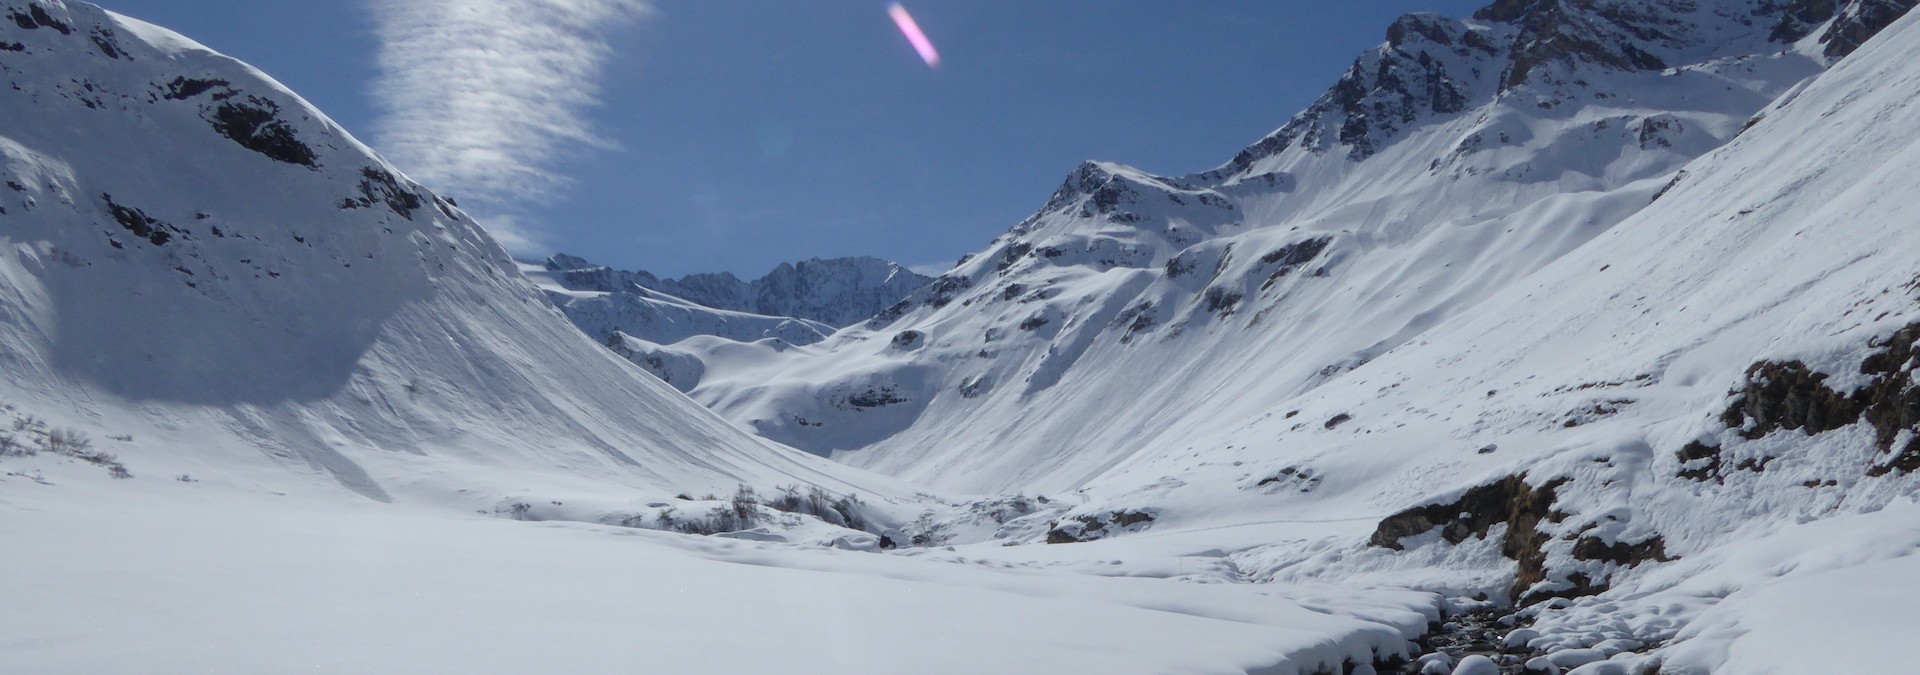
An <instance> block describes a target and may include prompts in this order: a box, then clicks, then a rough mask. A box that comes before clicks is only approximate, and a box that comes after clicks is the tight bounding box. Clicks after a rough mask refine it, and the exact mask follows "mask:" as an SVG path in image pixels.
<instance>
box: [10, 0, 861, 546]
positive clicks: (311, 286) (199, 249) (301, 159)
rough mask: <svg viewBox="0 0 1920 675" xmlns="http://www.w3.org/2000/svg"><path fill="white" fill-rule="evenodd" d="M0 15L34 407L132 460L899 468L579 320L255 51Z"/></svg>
mask: <svg viewBox="0 0 1920 675" xmlns="http://www.w3.org/2000/svg"><path fill="white" fill-rule="evenodd" d="M0 17H4V18H5V19H6V21H4V22H0V79H4V81H5V86H0V110H4V111H5V122H4V124H0V185H4V188H0V251H3V252H4V255H0V345H4V348H0V382H4V383H5V391H4V394H0V397H3V398H4V402H5V403H7V404H10V405H12V406H15V408H16V412H15V414H17V415H21V416H31V417H33V418H38V419H41V420H48V421H51V423H53V424H55V425H62V426H71V427H73V428H74V429H76V430H80V431H83V432H88V433H90V435H91V436H92V437H94V438H96V439H98V438H100V437H103V436H106V435H109V434H111V435H115V436H122V437H124V436H127V435H131V436H132V437H134V438H137V439H139V442H138V443H133V442H124V443H113V442H108V441H99V442H100V443H107V444H111V445H116V446H118V445H124V446H125V447H124V448H119V447H116V448H115V449H114V452H115V453H117V454H119V455H120V459H121V460H122V461H123V462H124V463H125V465H126V466H127V467H129V468H130V469H131V471H132V472H133V473H135V474H136V475H152V476H158V477H165V476H174V475H179V474H183V473H184V474H191V475H196V476H202V477H205V478H206V479H209V480H211V479H213V478H215V477H219V476H224V477H228V478H229V479H232V477H233V476H236V475H247V476H256V474H253V473H247V471H257V470H262V469H263V467H278V468H279V469H280V471H279V473H277V474H276V473H272V472H269V473H268V474H258V475H263V476H279V477H270V478H258V477H254V478H248V479H247V480H248V481H259V482H260V484H262V485H277V484H281V483H287V482H290V481H291V482H293V483H299V484H304V483H308V482H312V481H313V480H316V479H317V480H318V481H320V483H321V484H322V485H325V484H330V483H338V484H339V485H341V486H345V487H346V488H348V489H351V490H353V491H355V492H358V493H360V494H362V495H365V496H367V497H372V498H375V499H380V500H430V501H432V500H446V501H451V502H453V503H458V504H462V505H465V506H472V507H474V508H483V509H485V508H493V507H495V506H496V505H497V504H498V503H500V502H503V501H507V500H512V499H517V498H523V497H525V498H533V497H535V496H537V495H539V494H544V493H547V492H552V493H554V495H555V496H556V497H557V496H558V495H559V494H571V495H573V496H574V497H575V498H576V499H577V500H578V501H577V504H578V505H579V507H580V509H582V512H583V513H585V514H589V517H597V516H591V513H592V510H593V509H605V510H606V511H607V512H617V511H618V509H619V508H620V505H623V504H629V503H631V502H633V501H635V500H642V501H644V500H646V499H647V498H648V497H649V496H654V497H657V496H662V495H666V496H671V495H672V494H674V493H676V492H681V491H698V492H706V491H714V490H722V489H731V488H732V487H733V486H735V485H737V484H739V483H743V482H744V483H750V484H759V485H762V486H763V487H771V486H773V485H775V484H786V483H798V484H815V485H823V486H826V487H828V488H829V489H832V490H835V491H848V490H854V489H855V487H856V485H859V486H861V487H859V488H858V491H861V492H866V491H868V490H870V489H874V490H880V491H882V492H885V491H887V490H889V489H890V488H885V487H884V486H886V485H888V484H889V483H888V482H886V481H883V480H878V479H875V480H872V481H867V479H866V478H864V477H862V476H860V475H859V474H858V473H856V472H849V471H848V470H846V469H845V468H843V467H840V466H838V465H834V464H830V463H827V462H824V461H819V460H817V459H816V458H813V457H809V456H804V455H799V454H797V453H794V452H792V451H790V450H788V449H786V448H782V447H779V446H777V445H774V444H770V443H766V442H763V441H760V440H759V439H755V438H752V437H751V436H748V435H746V434H742V433H740V432H738V431H737V430H736V429H735V428H734V427H732V426H730V425H728V424H727V423H725V422H723V421H721V420H719V419H717V418H715V417H713V416H712V415H711V413H709V412H708V411H706V410H704V409H702V408H701V407H699V406H697V405H694V404H692V403H690V402H688V401H686V400H685V399H684V397H682V396H680V395H679V394H678V393H677V392H675V391H673V390H671V389H669V388H667V387H665V386H662V385H661V384H660V383H658V382H656V381H654V380H653V378H650V377H647V376H646V375H644V374H643V373H641V372H640V371H639V370H638V369H636V368H634V367H632V366H631V365H629V364H628V363H626V362H624V361H622V360H621V359H619V358H617V357H616V356H614V355H612V354H610V353H608V352H607V351H606V350H605V349H604V348H602V347H600V346H599V345H596V344H594V343H593V342H592V341H591V340H588V339H586V338H585V337H583V336H581V335H580V334H579V333H578V332H577V331H575V330H573V329H572V328H571V327H570V326H568V325H566V323H565V321H564V319H562V318H561V317H560V315H559V314H558V313H557V312H555V311H554V309H553V308H552V307H551V306H550V305H549V304H548V303H547V301H546V299H545V298H544V297H543V295H542V293H541V292H540V291H539V290H537V289H536V288H535V287H534V286H533V285H532V284H530V283H528V282H527V280H526V279H525V278H524V277H523V276H522V275H521V274H519V272H518V271H517V269H516V267H515V265H514V263H513V261H512V260H510V259H509V258H508V257H507V255H506V254H505V253H504V252H503V251H502V250H501V248H500V247H499V246H498V245H496V244H495V243H494V241H493V240H492V239H491V238H489V237H488V236H487V235H486V234H485V233H484V232H483V231H482V230H481V229H480V227H479V226H478V225H476V224H475V223H474V222H473V221H472V220H471V219H470V218H468V217H467V216H466V215H465V214H463V213H462V212H461V211H460V210H459V209H458V208H456V207H455V206H454V205H453V204H452V203H451V202H448V201H446V200H444V199H441V198H439V197H438V196H436V195H434V194H433V193H431V192H429V191H427V190H426V189H424V188H422V187H421V186H419V185H417V184H415V183H413V182H411V181H409V180H407V179H406V178H405V177H404V176H402V175H401V174H400V173H399V172H398V171H397V170H396V169H395V168H394V167H392V166H391V165H389V164H387V163H386V162H385V161H383V160H381V159H380V158H379V157H377V156H375V155H374V153H373V152H371V151H370V150H369V149H368V148H367V147H366V146H363V145H361V144H360V143H359V142H358V141H355V140H354V139H353V138H352V137H351V136H349V135H348V134H347V133H346V132H345V131H343V130H341V129H340V128H339V127H338V126H337V125H335V124H334V123H333V122H332V121H330V120H328V119H327V117H326V116H325V115H323V114H321V113H320V112H319V111H317V110H315V109H314V108H313V107H312V106H311V105H309V104H308V103H307V102H306V101H304V100H302V99H301V98H300V97H299V96H297V95H295V94H293V93H292V92H290V91H288V90H287V89H286V88H284V87H282V86H281V85H280V84H278V83H276V82H275V81H274V80H272V79H271V78H269V77H267V76H266V75H264V74H262V73H260V72H258V71H256V70H254V69H253V68H251V67H248V66H246V65H245V64H242V63H239V62H237V61H234V60H232V59H230V58H227V57H224V56H221V55H219V54H216V53H214V52H212V51H210V50H208V49H206V48H205V47H203V46H201V45H199V44H196V43H194V42H192V41H189V40H187V39H186V38H183V37H180V36H178V35H175V34H173V33H171V32H168V31H165V30H163V29H160V28H156V27H153V26H151V25H148V24H144V23H141V22H139V21H136V20H132V19H128V18H125V17H118V16H113V15H110V14H108V13H106V12H104V11H102V10H100V9H98V8H96V7H93V6H91V5H86V4H81V3H61V2H50V1H40V2H26V1H24V0H6V2H0ZM15 431H20V430H19V429H15ZM514 467H519V468H520V469H526V471H522V472H521V473H519V474H517V475H516V474H515V473H514V471H513V468H514ZM535 467H538V468H539V469H540V470H539V471H532V470H531V469H533V468H535ZM281 474H284V475H281ZM862 481H867V482H862ZM891 490H893V491H895V492H897V491H898V488H891Z"/></svg>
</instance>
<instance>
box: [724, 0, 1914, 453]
mask: <svg viewBox="0 0 1920 675" xmlns="http://www.w3.org/2000/svg"><path fill="white" fill-rule="evenodd" d="M1858 4H1859V3H1849V4H1848V5H1847V6H1846V7H1845V8H1844V9H1845V11H1841V12H1839V13H1840V14H1844V15H1846V16H1859V15H1861V12H1858V11H1856V9H1857V7H1856V5H1858ZM1787 10H1788V8H1786V7H1783V6H1781V5H1780V4H1778V3H1772V2H1757V1H1748V0H1715V1H1712V2H1670V1H1665V0H1621V1H1614V2H1593V3H1566V2H1500V3H1495V4H1494V5H1492V6H1490V7H1488V8H1487V9H1486V10H1483V11H1482V12H1480V13H1478V14H1476V15H1475V17H1474V18H1472V19H1468V20H1454V19H1448V18H1445V17H1440V16H1437V15H1412V16H1408V17H1405V18H1403V19H1401V20H1399V21H1398V22H1396V23H1395V24H1394V25H1393V26H1392V27H1391V29H1390V30H1389V31H1388V41H1387V42H1386V43H1385V44H1383V45H1382V46H1380V47H1379V48H1377V49H1375V50H1372V51H1370V52H1368V53H1367V54H1364V55H1362V56H1361V57H1360V58H1359V59H1358V60H1357V61H1356V62H1355V64H1354V66H1353V67H1352V69H1350V71H1349V72H1348V73H1347V74H1346V75H1345V76H1344V77H1342V78H1341V80H1340V82H1339V83H1338V84H1336V85H1335V86H1334V87H1333V88H1332V89H1331V90H1330V91H1329V92H1328V93H1327V95H1326V96H1325V97H1323V98H1322V99H1321V100H1320V101H1318V102H1317V103H1315V104H1314V105H1313V106H1312V107H1311V108H1309V109H1308V110H1307V111H1305V112H1303V113H1302V114H1300V115H1298V116H1296V117H1295V118H1294V119H1293V120H1292V121H1291V122H1289V123H1288V124H1287V125H1285V126H1284V127H1282V128H1281V129H1280V130H1278V131H1276V132H1275V133H1274V134H1273V135H1271V136H1269V137H1268V138H1266V139H1263V140H1262V141H1260V142H1259V143H1257V144H1255V145H1253V146H1251V147H1249V148H1248V149H1247V150H1246V151H1244V152H1242V153H1240V154H1239V155H1238V156H1236V157H1235V158H1234V159H1233V160H1231V161H1230V162H1229V163H1228V164H1226V165H1225V166H1223V167H1221V168H1220V169H1218V170H1215V171H1211V172H1206V173H1202V174H1197V175H1193V176H1185V177H1162V176H1152V175H1149V174H1146V173H1144V172H1140V171H1137V170H1134V169H1131V168H1128V167H1125V166H1121V165H1116V164H1107V163H1088V164H1086V165H1083V166H1082V167H1080V168H1079V169H1077V170H1076V171H1075V172H1074V173H1073V174H1072V175H1071V176H1070V177H1069V178H1068V180H1067V181H1066V182H1065V184H1063V185H1062V186H1061V188H1060V190H1059V191H1058V192H1056V194H1055V195H1054V197H1053V199H1052V200H1050V201H1049V203H1048V204H1047V205H1046V206H1045V207H1043V208H1042V209H1041V211H1040V212H1039V213H1037V214H1036V215H1035V216H1033V217H1032V218H1029V219H1028V220H1026V221H1025V222H1022V223H1020V224H1019V225H1017V226H1015V227H1014V228H1013V229H1012V230H1010V231H1009V232H1008V233H1007V234H1006V235H1003V236H1002V237H1000V238H999V239H998V240H996V241H995V242H993V243H992V245H991V246H989V247H988V248H987V249H986V250H985V251H983V252H981V253H980V254H977V255H975V256H971V257H970V258H969V259H967V260H966V261H964V262H963V263H962V264H960V265H959V266H958V267H956V268H955V269H954V270H953V271H951V272H949V273H947V274H946V275H943V276H942V277H941V278H940V279H938V280H936V281H935V282H934V283H933V284H932V285H930V286H928V287H927V288H925V289H923V290H921V291H920V292H918V293H916V294H915V295H914V296H913V297H911V298H909V300H908V301H906V302H903V303H902V304H900V305H898V306H896V307H895V308H893V309H891V310H889V311H888V312H887V313H884V314H882V315H881V316H880V317H877V318H876V319H875V320H873V321H869V322H868V323H866V324H863V325H862V326H860V327H857V328H854V329H849V330H847V331H843V332H841V333H840V334H837V335H836V336H834V337H833V338H831V339H829V340H828V341H825V342H822V343H820V344H817V345H812V346H809V347H804V348H800V349H793V350H788V351H786V352H783V353H781V354H778V355H772V354H757V355H754V356H753V357H752V358H738V357H728V358H717V359H708V360H707V361H706V362H704V363H703V367H704V369H705V373H706V375H705V378H704V379H703V380H702V384H701V385H700V386H699V387H698V388H696V389H694V390H693V391H692V392H691V393H692V394H693V396H694V397H695V398H696V399H699V400H701V401H703V402H706V403H708V404H710V405H712V406H713V407H714V408H715V409H716V410H718V411H720V412H722V413H723V414H725V415H726V416H728V417H729V418H732V419H734V420H737V421H739V422H741V423H743V424H748V425H751V426H752V427H753V428H755V429H756V430H757V431H758V432H759V433H761V434H762V435H764V436H766V437H768V438H772V439H776V440H779V441H781V442H783V443H787V444H789V445H793V446H795V447H800V448H803V449H807V450H810V451H813V452H817V453H821V454H827V455H832V456H834V457H835V458H837V459H841V460H843V461H846V462H848V463H851V464H855V465H858V466H863V467H869V468H874V469H877V470H880V471H882V472H885V473H890V474H894V475H899V476H902V477H906V478H909V479H912V480H916V481H925V482H930V483H933V484H936V485H941V486H945V487H949V488H953V489H957V490H965V491H994V490H1015V489H1043V490H1060V489H1073V488H1078V487H1081V486H1085V485H1088V484H1089V483H1090V482H1091V481H1094V480H1096V478H1097V477H1099V476H1100V475H1102V474H1103V473H1105V472H1107V471H1108V470H1110V469H1112V468H1113V467H1115V466H1117V465H1120V464H1122V463H1124V462H1126V461H1128V460H1129V458H1131V457H1133V456H1135V455H1136V454H1139V453H1143V452H1150V451H1155V450H1164V448H1161V447H1157V446H1156V443H1158V442H1157V441H1155V439H1156V438H1162V437H1164V436H1165V435H1166V434H1168V433H1170V432H1171V431H1172V430H1174V429H1176V428H1211V427H1218V426H1221V425H1225V424H1234V423H1238V422H1239V421H1240V420H1242V419H1244V416H1245V415H1246V414H1247V413H1248V411H1249V409H1260V410H1262V411H1264V409H1266V408H1269V407H1271V406H1274V405H1277V403H1276V402H1279V401H1285V400H1287V399H1289V398H1292V397H1295V396H1298V395H1300V394H1302V393H1304V392H1308V391H1311V390H1313V389H1315V388H1317V387H1320V386H1324V385H1325V384H1326V383H1328V382H1331V381H1334V380H1337V379H1338V378H1340V377H1341V375H1342V374H1343V373H1346V372H1348V371H1350V370H1352V369H1354V368H1356V367H1359V366H1361V365H1363V364H1365V363H1368V362H1370V361H1371V360H1373V359H1376V358H1379V357H1380V356H1381V355H1383V354H1386V353H1388V352H1390V351H1392V350H1393V349H1395V348H1398V347H1400V346H1402V345H1405V344H1408V343H1409V342H1411V341H1414V340H1417V339H1418V338H1419V336H1421V335H1422V334H1423V333H1424V332H1425V331H1427V330H1430V329H1431V328H1433V327H1434V326H1436V325H1439V324H1441V323H1443V322H1444V321H1446V320H1448V319H1450V318H1452V317H1455V316H1458V315H1459V314H1461V313H1462V312H1464V311H1466V310H1468V309H1470V308H1472V307H1474V306H1476V305H1477V304H1478V303H1480V302H1483V301H1484V300H1485V299H1486V298H1488V297H1490V296H1492V295H1493V294H1495V293H1497V292H1499V291H1500V290H1502V289H1505V288H1508V287H1510V286H1511V285H1512V284H1514V283H1517V282H1518V281H1519V280H1521V279H1524V278H1525V277H1526V276H1527V275H1528V274H1530V273H1532V272H1534V271H1537V270H1539V269H1542V268H1543V267H1545V266H1547V265H1549V264H1551V263H1552V262H1553V261H1555V260H1557V259H1559V258H1561V257H1563V256H1565V255H1567V254H1568V253H1569V252H1571V251H1574V250H1576V249H1578V248H1580V247H1581V246H1583V245H1585V244H1586V243H1588V242H1589V241H1591V240H1593V239H1594V238H1595V237H1598V236H1600V235H1601V234H1603V233H1604V232H1606V231H1607V230H1608V229H1609V228H1611V227H1613V226H1614V225H1615V224H1617V223H1619V222H1621V221H1622V220H1624V219H1626V218H1628V217H1630V216H1632V215H1633V214H1634V213H1636V212H1638V211H1639V210H1641V209H1643V208H1644V207H1645V206H1646V205H1647V204H1648V203H1650V202H1651V201H1653V200H1654V198H1655V197H1656V195H1658V194H1660V193H1661V191H1662V190H1663V189H1665V188H1666V187H1667V186H1668V185H1669V184H1671V183H1673V182H1674V179H1675V172H1676V171H1678V170H1679V169H1680V168H1681V167H1682V166H1684V165H1685V164H1686V163H1687V162H1688V161H1691V160H1692V159H1694V158H1695V157H1698V156H1699V155H1701V154H1702V153H1705V152H1708V151H1710V150H1712V149H1714V148H1716V147H1719V146H1721V145H1722V144H1724V143H1725V142H1727V141H1728V140H1729V139H1732V138H1733V137H1734V136H1736V135H1737V134H1738V133H1740V131H1741V129H1742V128H1743V127H1744V126H1745V125H1746V124H1747V123H1748V121H1749V119H1751V118H1752V116H1753V115H1754V114H1755V113H1756V112H1758V111H1760V110H1761V109H1762V108H1763V107H1764V106H1766V105H1767V104H1769V103H1770V102H1772V101H1773V100H1775V99H1776V98H1777V97H1779V96H1780V95H1782V94H1784V93H1786V92H1788V91H1790V90H1791V89H1792V88H1794V87H1795V86H1797V85H1799V84H1801V83H1803V82H1804V81H1806V80H1807V79H1808V78H1809V77H1812V76H1814V75H1816V74H1818V73H1819V72H1821V70H1822V69H1823V68H1824V67H1826V65H1827V63H1828V62H1829V58H1830V57H1828V56H1827V55H1826V54H1825V53H1824V51H1823V50H1824V47H1823V46H1822V44H1821V43H1820V40H1822V39H1823V38H1826V37H1827V36H1829V35H1832V34H1834V33H1835V31H1840V32H1847V31H1846V30H1844V29H1843V27H1842V25H1841V24H1842V19H1835V18H1832V17H1831V16H1829V17H1828V18H1827V19H1823V20H1822V21H1823V23H1820V24H1819V25H1814V26H1805V25H1801V24H1794V25H1799V26H1800V27H1799V28H1798V29H1795V30H1788V29H1785V28H1782V26H1787V25H1788V24H1789V23H1790V21H1792V20H1795V19H1794V17H1796V16H1798V17H1801V18H1803V19H1804V18H1806V17H1807V16H1811V15H1807V14H1804V13H1803V14H1795V15H1789V13H1788V11H1787ZM1836 11H1838V10H1836ZM1817 14H1818V12H1814V13H1813V15H1817ZM1895 16H1897V14H1895ZM1878 25H1884V24H1883V23H1882V24H1878ZM1855 32H1858V31H1855ZM1796 33H1797V35H1796ZM769 364H771V365H769ZM863 400H864V401H868V402H874V403H883V405H867V406H863V405H859V402H860V401H863ZM1323 421H1324V420H1323Z"/></svg>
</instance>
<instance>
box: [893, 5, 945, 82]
mask: <svg viewBox="0 0 1920 675" xmlns="http://www.w3.org/2000/svg"><path fill="white" fill-rule="evenodd" d="M887 15H888V16H891V17H893V23H894V24H895V25H898V26H899V27H900V34H901V35H905V36H907V42H910V43H913V50H914V51H916V52H920V60H922V61H926V62H927V67H928V68H933V67H936V66H939V65H940V52H939V51H937V50H935V49H934V48H933V41H932V40H929V39H927V34H926V33H924V32H922V31H921V30H920V24H918V23H915V22H914V20H913V15H912V14H908V13H907V8H905V7H901V6H900V3H897V2H896V3H893V4H891V5H888V6H887Z"/></svg>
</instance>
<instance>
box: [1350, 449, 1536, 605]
mask: <svg viewBox="0 0 1920 675" xmlns="http://www.w3.org/2000/svg"><path fill="white" fill-rule="evenodd" d="M1567 481H1568V479H1566V478H1557V479H1554V480H1552V481H1549V482H1547V484H1546V485H1542V486H1539V487H1534V486H1532V485H1530V484H1528V483H1527V479H1526V476H1508V477H1506V478H1503V479H1500V480H1498V481H1495V482H1493V483H1490V484H1487V485H1481V486H1478V487H1475V488H1472V489H1470V490H1467V492H1466V494H1463V495H1461V496H1460V498H1459V499H1457V500H1455V501H1453V502H1450V503H1446V504H1433V505H1428V506H1421V507H1416V508H1412V509H1407V510H1405V511H1401V512H1400V513H1396V514H1394V515H1392V516H1388V517H1387V518H1386V519H1385V520H1382V521H1380V525H1379V526H1378V527H1377V528H1375V529H1374V532H1373V537H1372V539H1370V540H1368V543H1369V544H1371V545H1373V546H1378V547H1382V548H1389V549H1393V550H1396V551H1399V550H1404V548H1403V546H1402V545H1401V543H1400V540H1401V539H1404V538H1407V537H1411V536H1415V535H1419V534H1425V533H1427V532H1432V531H1433V530H1434V529H1435V528H1439V530H1440V536H1441V538H1443V539H1445V540H1446V541H1447V543H1449V544H1459V543H1461V542H1464V541H1466V540H1468V539H1470V538H1475V537H1482V538H1484V537H1486V536H1487V534H1488V533H1489V532H1491V531H1492V529H1493V526H1494V525H1499V524H1503V523H1504V524H1506V526H1507V530H1506V535H1505V537H1504V538H1503V539H1502V540H1501V542H1500V553H1501V554H1502V555H1505V556H1506V557H1508V558H1510V559H1513V560H1514V561H1515V562H1517V563H1518V564H1519V570H1518V573H1517V575H1516V577H1515V580H1514V584H1513V587H1512V589H1510V591H1509V594H1510V595H1511V597H1513V598H1514V599H1516V600H1521V599H1523V598H1521V594H1523V593H1525V592H1526V591H1527V589H1529V588H1532V587H1533V585H1534V584H1537V583H1539V582H1541V581H1545V580H1546V578H1547V569H1546V552H1545V550H1544V547H1545V545H1546V543H1547V541H1548V539H1549V537H1548V535H1547V534H1545V533H1543V532H1540V531H1539V529H1538V526H1539V524H1540V523H1541V522H1542V521H1548V520H1551V521H1555V522H1557V521H1559V520H1561V519H1564V518H1565V517H1566V516H1565V514H1561V513H1559V512H1556V511H1554V510H1553V502H1554V497H1555V492H1556V491H1557V490H1559V489H1560V486H1562V485H1565V484H1566V483H1567Z"/></svg>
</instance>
